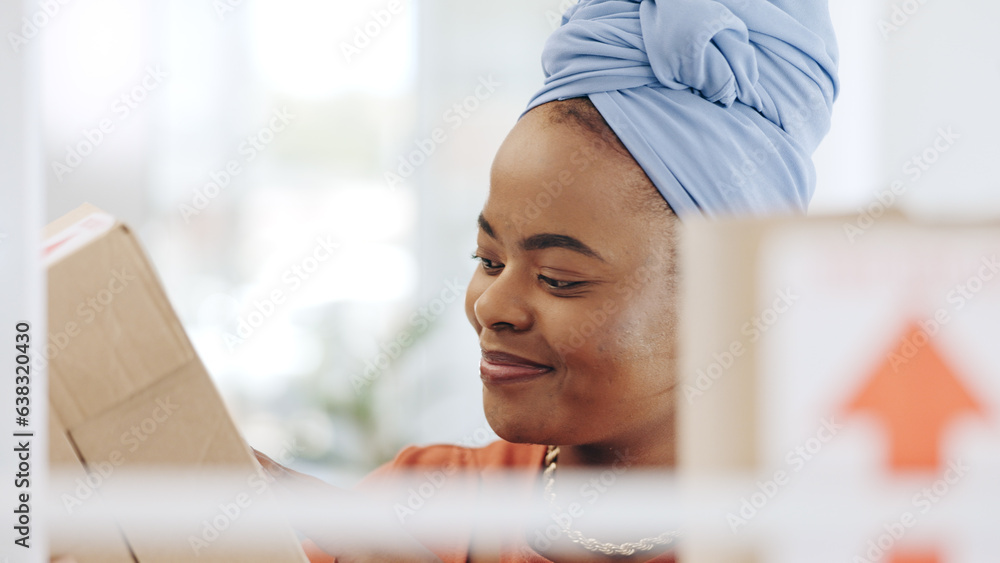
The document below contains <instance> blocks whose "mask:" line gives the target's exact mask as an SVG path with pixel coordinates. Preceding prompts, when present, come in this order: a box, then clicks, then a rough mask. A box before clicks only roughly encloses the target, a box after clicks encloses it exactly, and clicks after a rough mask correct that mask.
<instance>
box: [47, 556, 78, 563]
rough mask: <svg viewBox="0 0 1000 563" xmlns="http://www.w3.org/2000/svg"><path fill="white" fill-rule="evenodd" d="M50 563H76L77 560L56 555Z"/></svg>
mask: <svg viewBox="0 0 1000 563" xmlns="http://www.w3.org/2000/svg"><path fill="white" fill-rule="evenodd" d="M49 563H76V559H73V558H72V557H70V556H69V555H56V556H53V557H52V559H49Z"/></svg>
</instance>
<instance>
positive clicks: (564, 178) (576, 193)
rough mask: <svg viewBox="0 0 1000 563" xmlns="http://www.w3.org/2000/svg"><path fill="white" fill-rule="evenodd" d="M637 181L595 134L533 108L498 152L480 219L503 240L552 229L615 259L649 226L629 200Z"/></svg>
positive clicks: (636, 240)
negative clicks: (561, 121) (632, 183)
mask: <svg viewBox="0 0 1000 563" xmlns="http://www.w3.org/2000/svg"><path fill="white" fill-rule="evenodd" d="M631 165H632V166H635V164H634V163H631ZM634 181H635V180H634V174H633V170H632V169H631V168H630V162H629V161H628V160H627V158H625V157H623V156H622V155H620V154H619V153H617V152H616V151H615V150H614V149H612V148H611V147H610V146H609V145H607V144H605V143H603V142H602V141H601V140H600V139H598V138H596V135H594V134H592V133H590V132H589V131H586V130H585V129H583V128H582V127H578V126H576V125H574V124H571V123H552V122H551V121H550V120H548V119H547V117H546V116H545V115H543V114H541V113H540V112H537V111H532V112H529V113H528V114H527V115H525V116H524V117H522V118H521V120H520V121H519V122H518V123H517V125H516V126H515V127H514V129H513V130H512V131H511V133H510V135H508V137H507V139H506V140H505V141H504V143H503V145H502V146H501V147H500V150H499V151H498V152H497V156H496V159H495V160H494V163H493V168H492V171H491V174H490V193H489V198H488V199H487V202H486V206H485V207H484V209H483V215H484V216H485V218H486V219H487V220H488V221H489V223H490V224H491V225H492V226H493V227H494V231H496V232H497V235H498V237H501V238H502V237H505V236H511V237H514V238H523V237H526V236H531V235H533V234H537V233H540V232H551V233H557V234H565V235H568V236H573V237H576V238H579V239H581V240H583V241H584V242H585V243H586V244H588V245H590V246H592V247H594V248H595V249H598V248H602V249H605V250H606V251H608V252H609V253H611V254H614V253H616V252H621V251H622V250H623V249H624V248H625V247H629V246H634V245H635V244H638V243H640V242H641V239H642V238H643V236H642V235H643V232H644V226H645V224H646V223H647V221H646V220H644V218H642V217H640V216H638V214H636V213H635V212H634V211H633V209H634V207H635V206H634V205H631V206H630V205H628V202H627V201H626V198H628V197H634V193H635V192H636V189H635V187H634V185H630V182H634ZM599 252H601V251H600V250H599ZM601 253H602V254H604V252H601Z"/></svg>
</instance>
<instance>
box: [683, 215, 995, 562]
mask: <svg viewBox="0 0 1000 563" xmlns="http://www.w3.org/2000/svg"><path fill="white" fill-rule="evenodd" d="M876 203H877V202H876ZM868 209H872V207H869V208H868ZM877 209H882V208H877ZM883 211H884V210H883ZM681 254H682V262H681V271H682V272H683V274H682V294H683V295H684V298H683V304H682V311H681V317H682V318H681V326H682V327H683V329H682V331H681V333H680V339H681V342H680V347H681V350H682V353H681V359H680V361H679V369H680V372H679V382H678V386H677V397H676V400H677V405H678V407H677V408H678V435H679V442H678V459H679V474H680V476H681V477H682V479H683V480H684V481H685V483H686V485H687V486H689V487H691V491H692V492H693V495H692V498H697V497H698V495H701V496H702V497H703V498H707V499H715V498H718V497H716V496H713V495H712V492H713V491H712V490H710V489H711V487H715V490H723V487H722V485H725V486H729V485H730V484H733V488H732V489H731V491H732V495H731V500H726V501H724V502H720V503H719V504H718V505H717V508H716V510H717V513H718V517H717V518H713V519H711V520H710V521H709V520H706V522H709V523H708V524H704V523H703V524H702V525H703V528H702V529H701V530H700V531H701V534H700V535H695V537H693V538H691V540H690V541H685V542H682V544H681V546H682V547H681V552H680V554H679V557H678V559H679V560H682V561H685V562H686V563H687V562H690V563H722V562H726V563H731V562H740V563H747V562H754V561H765V560H772V559H770V558H768V557H770V556H771V555H772V554H775V553H780V554H782V560H788V561H806V560H813V559H815V558H816V557H815V553H816V546H817V545H821V544H822V542H824V541H830V538H834V539H835V540H836V541H830V544H829V545H828V546H826V547H824V548H823V552H824V554H825V555H829V557H830V558H831V559H830V560H834V559H836V560H845V561H846V560H852V559H853V560H857V559H858V558H859V557H857V556H855V557H853V558H852V551H854V550H857V551H856V552H855V553H857V554H858V555H859V556H860V555H861V554H862V553H863V552H864V549H865V548H864V547H863V546H865V545H867V544H869V542H875V541H882V540H881V539H879V538H880V537H881V536H880V535H879V534H883V533H885V528H882V527H881V522H879V523H875V522H872V521H871V520H867V519H865V518H861V517H860V516H859V515H867V514H878V513H879V511H880V510H882V508H881V507H886V506H896V505H895V504H894V503H895V502H897V501H896V499H897V498H903V497H896V496H893V495H895V494H898V493H899V491H900V489H896V488H895V486H897V485H899V486H900V488H901V490H902V491H906V492H909V489H910V487H912V486H913V483H914V482H915V481H914V479H918V480H919V479H927V481H926V482H931V481H930V480H931V479H934V478H935V477H940V476H941V475H942V474H945V472H946V471H950V470H951V468H953V467H955V466H953V465H950V464H952V463H955V462H954V460H968V459H976V462H975V463H974V465H975V467H976V470H977V472H978V474H979V475H983V476H990V475H994V474H995V471H992V469H993V468H994V467H996V461H995V460H996V459H997V457H996V456H995V455H993V454H992V452H996V451H998V446H1000V439H998V438H997V434H996V432H990V431H989V430H990V425H991V424H994V422H993V421H995V418H994V414H993V413H996V412H998V411H1000V383H998V382H1000V364H998V363H997V362H996V335H997V334H1000V226H998V225H997V224H995V223H993V224H989V223H983V224H975V223H950V224H946V223H934V224H931V223H926V222H919V221H914V220H911V219H908V218H905V217H903V216H900V215H897V214H892V213H884V214H880V215H877V216H872V215H870V214H869V213H868V212H866V213H863V214H861V215H858V216H853V217H851V216H847V217H819V218H816V217H812V218H783V219H772V220H761V221H748V220H747V221H712V222H709V221H691V222H689V223H686V224H685V232H684V240H683V246H682V252H681ZM987 452H989V453H987ZM991 463H992V465H991ZM916 482H919V481H916ZM941 482H944V481H941ZM988 483H989V480H988V477H987V478H986V479H984V481H981V482H979V483H978V484H979V485H980V486H982V485H985V484H988ZM976 485H977V484H976V483H973V481H972V479H969V481H968V482H963V483H962V486H963V487H966V488H965V489H964V490H965V491H966V493H967V494H969V496H968V497H966V498H976V497H977V496H978V497H985V496H986V495H987V494H989V493H988V492H986V491H987V489H986V488H985V487H984V488H982V489H980V491H982V492H976V489H975V486H976ZM915 488H916V489H917V490H920V489H919V487H915ZM881 495H885V496H881ZM907 498H908V497H907ZM831 499H836V501H837V504H836V506H833V505H832V504H831ZM842 500H843V502H842V503H841V501H842ZM948 500H949V502H955V503H956V504H958V505H960V504H959V503H960V502H961V501H959V493H956V494H955V496H954V497H952V498H949V499H948ZM914 502H916V501H914ZM952 506H955V505H952ZM967 506H968V505H967ZM789 507H793V508H789ZM796 507H797V510H796V509H795V508H796ZM812 507H822V508H821V509H820V510H817V513H821V514H822V516H817V514H813V513H811V512H810V510H811V508H812ZM945 518H950V519H952V520H951V522H952V523H957V522H960V521H961V520H959V518H963V519H964V518H969V520H966V521H965V522H972V523H962V524H961V528H962V529H968V528H970V527H972V526H974V523H975V522H978V521H979V520H980V519H981V515H980V514H978V513H976V512H975V511H973V510H968V511H966V512H965V514H962V511H961V510H955V511H952V512H950V513H947V516H945ZM713 526H714V527H713ZM954 529H959V527H958V525H957V524H956V527H955V528H954ZM947 534H948V532H947V529H946V528H939V529H938V530H937V532H934V533H925V534H924V535H923V537H936V538H937V539H938V540H941V539H942V538H948V535H947ZM717 538H728V539H730V540H732V541H730V542H721V541H718V539H717ZM897 539H898V538H897ZM952 540H954V542H952ZM959 541H964V539H960V538H959V537H951V538H948V539H945V540H944V541H943V543H942V544H941V545H947V546H951V547H954V546H956V545H960V544H959V543H958V542H959ZM765 542H767V543H766V544H765ZM838 542H839V543H840V546H838V545H837V544H838ZM845 546H846V547H845ZM841 547H844V549H843V551H835V550H836V549H841ZM917 547H920V546H919V542H918V546H917ZM963 549H966V548H964V547H963ZM896 553H898V551H897V552H894V553H888V552H887V553H886V557H887V558H890V559H891V558H892V557H893V556H896Z"/></svg>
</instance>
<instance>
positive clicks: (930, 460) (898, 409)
mask: <svg viewBox="0 0 1000 563" xmlns="http://www.w3.org/2000/svg"><path fill="white" fill-rule="evenodd" d="M846 409H847V412H848V413H851V412H863V411H867V412H869V413H871V414H874V415H875V416H877V417H879V418H881V419H882V423H883V424H884V425H885V427H886V429H887V430H888V433H889V441H890V444H891V445H890V453H889V465H890V467H891V468H893V469H895V470H903V471H905V470H931V471H933V470H936V469H938V468H939V467H940V464H941V455H940V449H941V441H942V434H943V433H944V431H945V428H946V427H947V426H948V425H949V424H951V423H952V422H953V421H954V419H955V418H956V417H958V416H960V415H961V414H962V413H964V412H973V413H979V414H983V412H984V411H983V409H982V407H981V406H980V405H979V403H977V402H976V400H975V399H974V398H973V397H972V395H971V394H970V393H969V391H968V390H967V389H966V388H965V387H964V386H963V385H962V382H961V381H960V380H959V378H958V377H957V376H956V375H955V373H954V372H953V371H952V369H951V367H950V366H948V364H947V363H945V361H944V359H942V358H941V355H940V354H939V353H938V351H937V350H936V349H935V348H934V345H933V343H932V342H931V341H930V337H929V336H928V335H927V333H926V332H924V330H923V329H922V328H920V326H919V325H918V324H916V323H912V324H911V325H910V326H909V327H908V329H907V332H906V335H905V336H904V337H903V339H902V341H901V342H900V343H899V344H897V345H896V348H895V349H894V350H893V351H892V352H891V353H890V354H889V355H888V356H887V358H886V361H885V362H884V363H883V364H882V365H880V366H879V368H878V369H877V370H876V371H875V373H874V374H873V375H872V376H871V377H870V378H869V379H868V381H867V382H866V383H865V384H864V385H863V386H862V388H861V391H860V392H859V393H858V394H857V396H855V397H854V399H853V400H852V401H850V402H849V403H848V404H847V406H846Z"/></svg>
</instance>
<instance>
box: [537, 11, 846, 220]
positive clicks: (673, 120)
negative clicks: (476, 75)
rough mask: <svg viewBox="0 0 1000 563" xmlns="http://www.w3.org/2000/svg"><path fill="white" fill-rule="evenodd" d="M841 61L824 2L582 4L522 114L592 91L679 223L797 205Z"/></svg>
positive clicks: (545, 60)
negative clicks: (697, 217) (692, 218)
mask: <svg viewBox="0 0 1000 563" xmlns="http://www.w3.org/2000/svg"><path fill="white" fill-rule="evenodd" d="M837 59H838V55H837V47H836V41H835V38H834V34H833V27H832V24H831V22H830V17H829V10H828V7H827V1H826V0H771V1H767V0H580V2H579V3H578V4H576V5H575V6H573V7H572V8H570V9H569V10H568V11H567V12H566V14H565V15H564V16H563V19H562V25H561V26H560V27H559V28H558V29H557V30H556V31H555V32H554V33H553V34H552V36H551V37H550V38H549V40H548V42H547V43H546V45H545V50H544V52H543V53H542V66H543V69H544V71H545V77H546V79H545V85H544V87H543V88H542V89H541V91H539V92H538V93H537V94H536V95H535V97H534V98H533V99H532V100H531V102H530V103H529V104H528V110H530V109H531V108H534V107H536V106H538V105H540V104H543V103H546V102H550V101H553V100H562V99H567V98H575V97H582V96H588V97H589V98H590V100H591V101H592V102H593V103H594V106H595V107H596V108H597V110H598V111H600V112H601V115H603V116H604V119H605V120H606V121H607V122H608V124H609V125H610V126H611V128H612V129H613V130H614V132H615V133H616V134H617V135H618V137H619V138H620V139H621V141H622V143H623V144H624V145H625V147H626V148H627V149H628V150H629V152H630V153H631V154H632V156H633V157H634V158H635V160H636V161H637V162H638V163H639V165H640V166H641V167H642V168H643V170H644V171H645V172H646V174H647V175H648V176H649V178H650V180H652V182H653V183H654V184H655V185H656V187H657V189H658V190H659V191H660V193H661V194H662V195H663V197H664V198H665V199H666V200H667V203H669V204H670V206H671V207H672V208H673V209H674V211H675V212H676V213H677V214H678V215H679V216H681V217H682V218H683V217H684V216H686V215H691V214H704V215H707V216H719V215H767V214H775V213H788V212H804V211H805V210H806V207H807V206H808V204H809V200H810V199H811V198H812V194H813V191H814V189H815V183H816V174H815V171H814V169H813V165H812V160H811V155H812V153H813V151H814V150H815V149H816V146H817V145H818V144H819V142H820V140H821V139H822V138H823V136H824V135H825V134H826V132H827V131H828V130H829V127H830V112H831V108H832V105H833V100H834V99H835V98H836V95H837V90H838V80H837Z"/></svg>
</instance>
